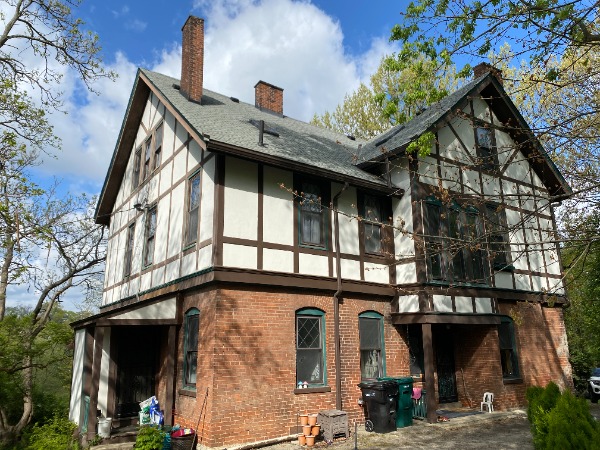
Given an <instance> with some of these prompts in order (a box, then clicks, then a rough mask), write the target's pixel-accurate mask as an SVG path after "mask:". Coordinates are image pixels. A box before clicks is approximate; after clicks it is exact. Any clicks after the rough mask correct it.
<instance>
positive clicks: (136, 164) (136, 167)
mask: <svg viewBox="0 0 600 450" xmlns="http://www.w3.org/2000/svg"><path fill="white" fill-rule="evenodd" d="M141 163H142V147H140V148H138V149H137V150H136V151H135V156H134V157H133V179H132V180H131V182H132V185H133V189H136V188H137V187H138V186H139V185H140V164H141Z"/></svg>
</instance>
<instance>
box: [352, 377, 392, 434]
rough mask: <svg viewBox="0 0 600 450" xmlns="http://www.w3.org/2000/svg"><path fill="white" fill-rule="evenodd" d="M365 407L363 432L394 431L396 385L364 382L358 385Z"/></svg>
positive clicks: (381, 382)
mask: <svg viewBox="0 0 600 450" xmlns="http://www.w3.org/2000/svg"><path fill="white" fill-rule="evenodd" d="M358 387H359V388H360V390H361V392H362V398H363V402H364V405H365V407H366V411H365V415H366V421H365V430H367V431H375V432H376V433H389V432H390V431H396V406H397V404H398V383H396V382H395V381H384V380H382V381H365V382H362V383H359V385H358Z"/></svg>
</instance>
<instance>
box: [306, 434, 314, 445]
mask: <svg viewBox="0 0 600 450" xmlns="http://www.w3.org/2000/svg"><path fill="white" fill-rule="evenodd" d="M306 445H308V446H309V447H312V446H313V445H315V437H314V436H306Z"/></svg>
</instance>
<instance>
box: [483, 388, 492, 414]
mask: <svg viewBox="0 0 600 450" xmlns="http://www.w3.org/2000/svg"><path fill="white" fill-rule="evenodd" d="M493 403H494V394H493V393H491V392H486V393H485V394H483V401H482V402H481V411H482V412H483V407H484V406H487V409H488V412H490V413H491V412H494V405H493Z"/></svg>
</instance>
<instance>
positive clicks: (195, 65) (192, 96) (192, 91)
mask: <svg viewBox="0 0 600 450" xmlns="http://www.w3.org/2000/svg"><path fill="white" fill-rule="evenodd" d="M181 33H182V42H181V93H182V94H183V95H184V96H185V97H186V98H187V99H188V100H191V101H194V102H198V103H199V102H200V100H201V99H202V83H203V78H204V19H200V18H198V17H195V16H189V17H188V19H187V20H186V21H185V24H184V25H183V28H182V29H181Z"/></svg>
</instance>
